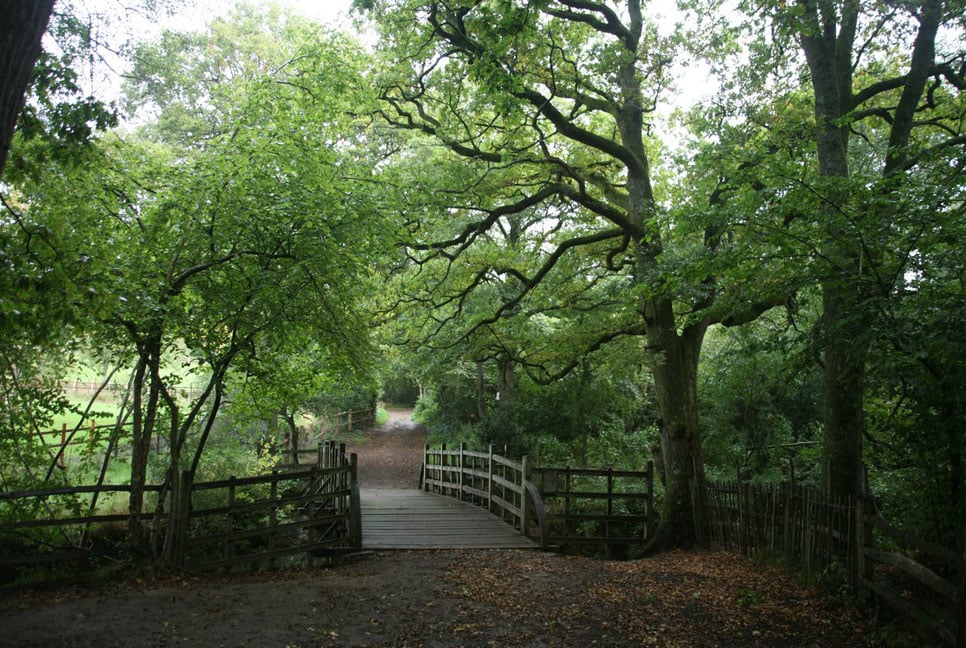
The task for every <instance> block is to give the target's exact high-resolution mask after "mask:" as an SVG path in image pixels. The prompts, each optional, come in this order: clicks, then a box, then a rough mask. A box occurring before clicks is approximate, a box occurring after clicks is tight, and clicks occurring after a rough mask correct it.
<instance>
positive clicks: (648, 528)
mask: <svg viewBox="0 0 966 648" xmlns="http://www.w3.org/2000/svg"><path fill="white" fill-rule="evenodd" d="M644 481H645V482H646V483H645V484H644V492H645V493H647V497H646V498H645V500H644V516H645V517H646V518H647V521H646V522H644V537H650V536H651V532H652V531H653V527H654V526H655V525H654V460H653V459H648V461H647V463H646V464H645V465H644ZM702 486H703V485H702V484H699V485H698V487H699V488H701V487H702Z"/></svg>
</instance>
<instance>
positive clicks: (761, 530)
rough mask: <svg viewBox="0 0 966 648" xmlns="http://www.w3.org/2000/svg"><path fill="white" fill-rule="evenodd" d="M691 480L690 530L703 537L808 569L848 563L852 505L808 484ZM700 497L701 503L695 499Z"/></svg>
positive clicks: (750, 553)
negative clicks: (692, 520)
mask: <svg viewBox="0 0 966 648" xmlns="http://www.w3.org/2000/svg"><path fill="white" fill-rule="evenodd" d="M698 488H699V487H698V486H697V484H694V483H692V496H693V497H692V499H693V501H694V502H695V503H696V506H695V508H694V511H695V530H696V532H697V535H698V538H699V539H700V540H701V541H703V542H706V543H710V544H714V545H716V546H719V547H723V548H726V549H730V550H734V551H739V552H741V553H743V554H747V555H752V554H766V555H771V556H775V555H778V556H783V557H784V558H785V559H786V560H788V561H790V562H793V563H795V564H798V565H801V566H802V567H803V568H804V569H806V570H809V571H819V570H821V569H823V568H826V567H828V566H829V565H831V564H832V563H833V562H839V563H842V564H843V565H848V564H849V563H850V560H851V558H850V556H851V551H852V546H853V544H854V538H853V531H852V529H853V521H854V518H855V506H854V504H853V503H852V501H851V500H850V499H848V498H836V499H828V498H826V497H825V496H824V495H823V494H821V493H819V492H818V491H817V490H816V489H814V488H808V487H805V486H799V485H792V484H789V483H787V482H785V483H778V484H752V483H748V482H739V481H718V482H706V483H705V484H704V485H703V492H700V493H699V492H698V490H697V489H698ZM698 502H704V508H703V510H702V507H700V506H699V505H697V503H698Z"/></svg>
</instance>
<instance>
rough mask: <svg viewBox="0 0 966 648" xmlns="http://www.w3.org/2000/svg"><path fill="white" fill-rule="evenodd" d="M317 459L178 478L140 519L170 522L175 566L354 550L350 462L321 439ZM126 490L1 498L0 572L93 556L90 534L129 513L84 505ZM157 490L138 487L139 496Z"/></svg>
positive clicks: (354, 491)
mask: <svg viewBox="0 0 966 648" xmlns="http://www.w3.org/2000/svg"><path fill="white" fill-rule="evenodd" d="M316 456H317V458H318V461H317V463H316V464H315V465H309V466H306V467H305V468H304V469H303V470H301V471H298V472H278V471H276V472H273V473H272V474H269V475H261V476H257V477H245V478H229V479H227V480H219V481H214V482H198V483H191V480H190V476H189V475H188V474H187V473H186V474H184V475H182V481H181V489H180V491H179V493H178V495H177V497H175V498H171V497H170V496H169V497H168V498H167V501H166V502H165V506H164V507H163V510H164V511H172V512H171V513H162V514H160V515H158V516H152V515H151V514H147V513H146V514H145V515H144V518H145V519H155V520H156V521H157V522H158V524H159V528H160V529H161V530H164V529H165V528H167V526H168V525H171V524H173V525H175V531H174V533H173V534H172V538H173V543H172V549H171V552H170V553H171V561H172V564H173V565H174V566H176V567H186V568H191V569H209V568H218V567H228V566H231V565H235V564H240V563H246V562H247V563H250V562H260V561H266V560H269V561H270V560H274V559H275V558H278V557H280V556H285V555H291V554H295V553H305V552H314V551H320V550H335V549H338V550H344V549H353V548H358V547H361V546H362V524H361V518H360V511H361V507H360V502H359V487H358V483H357V479H356V458H355V455H348V456H347V455H346V453H345V446H344V445H338V444H335V443H332V442H328V443H326V444H323V445H322V447H321V448H319V449H317V450H316ZM130 490H131V487H130V486H129V485H104V486H72V487H64V488H51V489H44V490H32V491H22V492H0V544H2V545H3V547H4V551H2V552H0V567H4V568H7V569H10V568H16V567H20V566H25V565H37V564H43V563H51V562H61V561H72V562H73V561H77V560H84V559H86V558H89V557H91V556H92V555H94V554H96V553H97V550H96V547H95V542H94V540H93V538H94V534H92V533H91V531H92V529H95V528H100V529H104V528H105V527H106V526H107V525H116V526H119V527H120V526H121V525H123V524H124V523H125V522H127V520H128V514H127V513H98V512H97V511H96V510H91V509H90V507H89V504H90V498H91V497H93V496H95V495H97V496H113V495H116V494H119V493H120V494H127V493H130ZM162 490H163V489H162V486H159V485H147V486H146V487H145V491H146V492H147V493H158V492H161V491H162ZM164 490H166V489H164ZM100 502H101V503H102V504H103V502H104V497H101V499H100ZM125 503H126V502H125ZM118 508H119V507H118V506H117V504H116V503H115V506H114V510H117V509H118ZM45 530H46V531H45ZM38 533H40V534H42V535H41V536H38Z"/></svg>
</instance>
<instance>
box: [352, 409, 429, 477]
mask: <svg viewBox="0 0 966 648" xmlns="http://www.w3.org/2000/svg"><path fill="white" fill-rule="evenodd" d="M388 412H389V421H388V422H387V423H386V424H385V425H383V426H380V427H376V428H373V429H372V430H369V431H368V432H366V433H365V434H350V435H348V436H347V438H346V449H347V450H348V451H349V452H355V453H356V454H358V455H359V487H360V488H417V487H418V486H419V468H420V466H422V463H423V448H424V446H425V445H426V431H425V430H424V429H423V427H422V426H420V425H419V424H417V423H414V422H413V420H412V410H408V409H390V410H388Z"/></svg>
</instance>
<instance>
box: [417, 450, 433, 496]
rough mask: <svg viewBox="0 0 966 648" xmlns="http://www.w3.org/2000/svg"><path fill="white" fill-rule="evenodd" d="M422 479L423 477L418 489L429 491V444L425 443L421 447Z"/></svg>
mask: <svg viewBox="0 0 966 648" xmlns="http://www.w3.org/2000/svg"><path fill="white" fill-rule="evenodd" d="M422 477H423V481H422V483H421V484H420V485H419V487H420V489H422V490H424V491H429V479H430V472H429V444H428V443H426V444H424V445H423V475H422Z"/></svg>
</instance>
